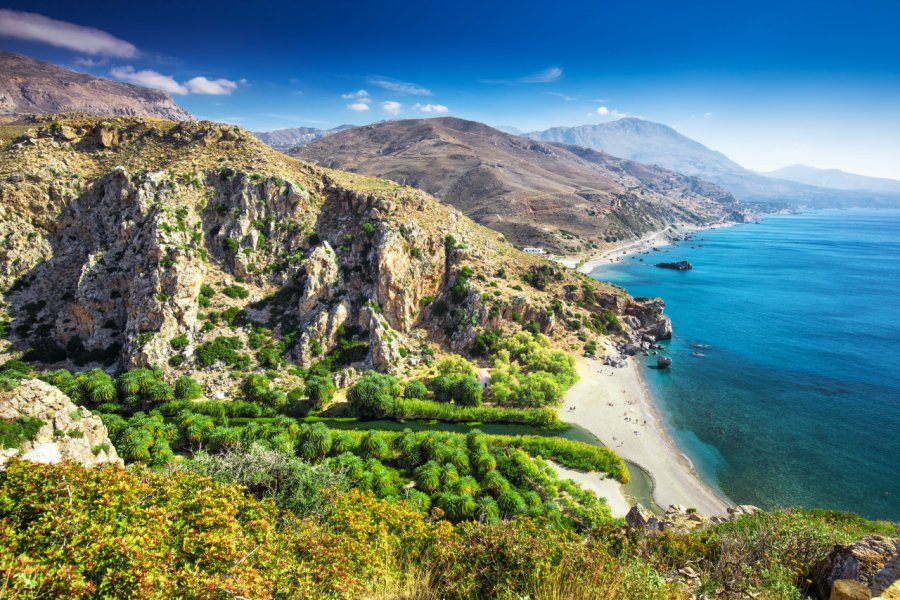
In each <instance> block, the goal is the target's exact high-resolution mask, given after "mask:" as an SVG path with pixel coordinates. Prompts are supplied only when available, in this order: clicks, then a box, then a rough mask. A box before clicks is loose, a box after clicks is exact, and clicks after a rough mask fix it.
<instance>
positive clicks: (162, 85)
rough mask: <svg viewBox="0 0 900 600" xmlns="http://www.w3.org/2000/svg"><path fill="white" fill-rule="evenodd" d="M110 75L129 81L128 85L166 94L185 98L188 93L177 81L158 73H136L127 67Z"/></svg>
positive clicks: (119, 68) (117, 68) (114, 70)
mask: <svg viewBox="0 0 900 600" xmlns="http://www.w3.org/2000/svg"><path fill="white" fill-rule="evenodd" d="M110 75H112V76H113V77H115V78H116V79H121V80H122V81H127V82H128V83H133V84H135V85H142V86H144V87H149V88H153V89H156V90H162V91H164V92H169V93H170V94H179V95H182V96H183V95H185V94H187V93H188V89H187V88H186V87H185V86H183V85H181V84H180V83H178V82H177V81H175V79H173V78H172V77H169V76H168V75H163V74H162V73H157V72H156V71H149V70H147V71H135V70H134V67H131V66H127V67H116V68H115V69H113V70H112V71H110Z"/></svg>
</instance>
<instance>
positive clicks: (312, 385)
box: [304, 377, 335, 410]
mask: <svg viewBox="0 0 900 600" xmlns="http://www.w3.org/2000/svg"><path fill="white" fill-rule="evenodd" d="M334 392H335V387H334V382H333V381H332V380H331V378H330V377H309V378H307V380H306V386H305V388H304V393H305V394H306V396H307V397H308V398H309V401H310V402H311V403H312V406H313V408H314V409H315V410H322V408H323V407H324V406H325V405H326V404H328V403H329V402H330V401H331V399H332V398H334Z"/></svg>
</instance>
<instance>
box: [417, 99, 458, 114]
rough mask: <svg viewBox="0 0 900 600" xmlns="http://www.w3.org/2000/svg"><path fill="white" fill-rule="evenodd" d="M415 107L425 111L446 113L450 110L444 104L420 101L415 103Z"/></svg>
mask: <svg viewBox="0 0 900 600" xmlns="http://www.w3.org/2000/svg"><path fill="white" fill-rule="evenodd" d="M413 109H414V110H418V111H421V112H424V113H430V112H433V113H445V112H447V111H448V110H450V109H449V108H447V107H446V106H444V105H443V104H419V103H418V102H416V103H415V104H414V105H413Z"/></svg>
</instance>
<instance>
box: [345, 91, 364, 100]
mask: <svg viewBox="0 0 900 600" xmlns="http://www.w3.org/2000/svg"><path fill="white" fill-rule="evenodd" d="M368 97H369V92H367V91H366V90H358V91H356V92H348V93H346V94H341V98H343V99H344V100H352V99H353V98H366V100H364V102H369V100H368Z"/></svg>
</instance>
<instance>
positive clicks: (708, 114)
mask: <svg viewBox="0 0 900 600" xmlns="http://www.w3.org/2000/svg"><path fill="white" fill-rule="evenodd" d="M703 116H704V117H706V118H707V119H708V118H709V117H711V116H712V113H711V112H705V113H703Z"/></svg>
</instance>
